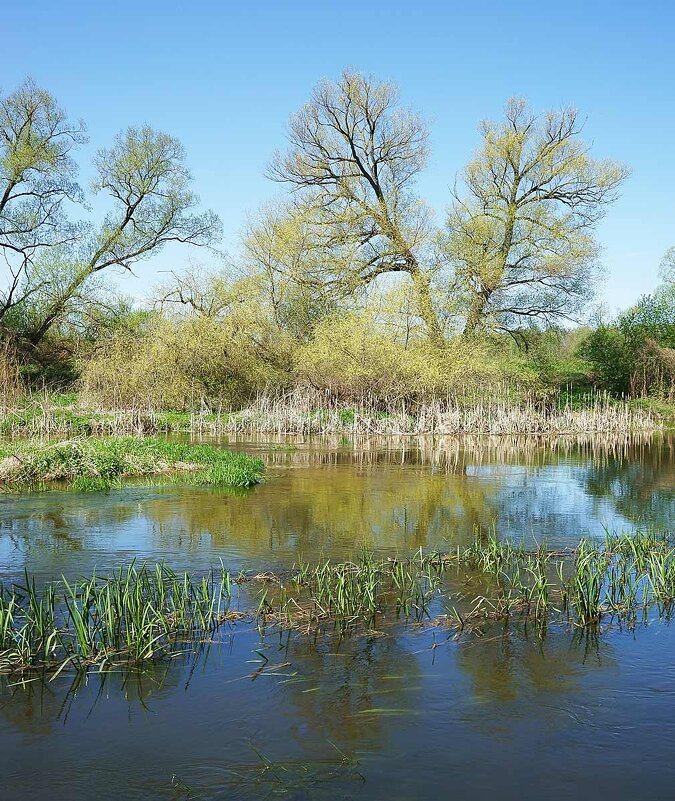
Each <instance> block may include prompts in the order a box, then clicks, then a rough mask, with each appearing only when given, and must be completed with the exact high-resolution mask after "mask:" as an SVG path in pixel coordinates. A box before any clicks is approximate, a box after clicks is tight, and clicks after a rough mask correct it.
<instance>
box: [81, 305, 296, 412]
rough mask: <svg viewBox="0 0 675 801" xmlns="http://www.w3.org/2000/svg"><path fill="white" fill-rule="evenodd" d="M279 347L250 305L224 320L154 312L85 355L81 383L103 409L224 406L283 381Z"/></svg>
mask: <svg viewBox="0 0 675 801" xmlns="http://www.w3.org/2000/svg"><path fill="white" fill-rule="evenodd" d="M284 351H285V344H284V341H283V338H282V337H280V336H279V335H278V334H277V333H276V332H275V331H274V330H273V329H272V328H271V327H270V326H269V325H268V324H267V322H266V321H265V320H264V319H261V318H260V317H259V316H256V315H255V313H254V311H253V310H252V309H251V310H250V312H249V310H242V309H239V310H238V313H237V314H236V315H233V316H232V317H229V318H227V319H226V320H219V319H214V318H210V317H203V316H190V317H187V318H185V319H166V318H161V317H157V318H155V319H154V320H153V321H152V323H151V324H150V325H149V326H147V328H146V329H145V330H144V331H142V332H140V333H139V334H137V335H132V336H129V334H128V333H127V332H120V333H119V334H118V335H117V336H115V337H114V338H113V339H112V341H111V342H110V343H109V344H108V345H107V346H106V347H104V348H103V349H102V350H101V351H100V353H98V354H97V355H95V356H94V357H93V358H91V359H89V360H87V361H85V363H84V364H83V369H82V388H83V393H84V396H85V398H86V399H87V400H88V401H89V402H91V403H93V404H96V405H99V406H104V407H106V408H139V407H140V408H149V409H157V410H176V411H183V410H191V409H199V408H202V407H203V406H204V404H206V405H207V406H213V407H215V408H220V407H221V406H222V405H225V407H226V408H229V407H231V406H237V405H239V404H241V403H242V402H244V401H245V400H246V399H247V398H248V397H250V396H251V395H252V394H254V393H255V392H256V391H257V390H259V389H262V388H264V387H266V386H283V385H284V384H285V383H286V382H287V381H288V379H289V374H288V373H287V372H285V371H284V369H283V362H284V360H285V358H287V357H285V352H284Z"/></svg>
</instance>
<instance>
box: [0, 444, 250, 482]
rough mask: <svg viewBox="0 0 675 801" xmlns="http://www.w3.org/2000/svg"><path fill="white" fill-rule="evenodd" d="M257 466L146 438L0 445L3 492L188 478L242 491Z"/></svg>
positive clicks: (212, 450) (240, 456) (246, 459)
mask: <svg viewBox="0 0 675 801" xmlns="http://www.w3.org/2000/svg"><path fill="white" fill-rule="evenodd" d="M262 473H263V463H262V462H261V461H260V460H259V459H254V458H252V457H250V456H248V455H247V454H245V453H233V452H231V451H226V450H222V449H220V448H216V447H213V446H210V445H189V444H188V445H186V444H183V443H177V442H169V441H167V440H162V439H156V438H152V437H142V438H138V437H119V438H108V439H97V438H94V437H81V438H77V439H70V440H66V441H62V442H48V441H36V442H33V441H25V442H11V443H4V444H2V445H0V485H1V486H3V487H4V488H5V489H8V490H21V489H25V488H45V487H48V486H51V485H53V484H54V482H60V483H61V484H65V485H66V486H68V487H72V488H73V489H79V490H101V489H109V488H110V487H112V486H118V485H119V484H121V482H122V481H123V480H124V479H126V478H139V477H145V476H156V475H161V474H173V476H174V477H183V478H185V477H186V476H189V480H190V482H191V483H194V484H212V485H220V486H233V487H248V486H251V485H252V484H256V483H258V482H259V481H260V480H261V478H262Z"/></svg>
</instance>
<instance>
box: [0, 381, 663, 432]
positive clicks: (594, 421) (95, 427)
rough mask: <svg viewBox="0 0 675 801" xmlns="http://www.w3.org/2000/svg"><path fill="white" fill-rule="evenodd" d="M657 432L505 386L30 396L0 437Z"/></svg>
mask: <svg viewBox="0 0 675 801" xmlns="http://www.w3.org/2000/svg"><path fill="white" fill-rule="evenodd" d="M661 426H662V421H661V418H660V417H659V415H658V414H657V413H656V412H655V411H654V409H653V408H652V407H649V406H647V407H645V406H640V405H635V404H632V403H629V402H628V401H627V400H617V399H614V398H612V397H610V396H609V395H607V394H606V393H600V392H590V393H588V394H587V395H585V396H583V397H581V398H579V397H578V396H576V395H574V396H573V395H572V394H571V393H565V392H561V393H559V394H557V395H555V394H554V395H551V396H547V397H545V398H542V397H535V396H526V397H523V396H520V395H514V393H513V392H512V391H511V390H510V388H509V387H508V386H506V385H504V386H501V385H498V386H494V387H484V388H482V390H481V392H480V394H478V393H473V394H466V395H458V394H454V395H447V396H442V397H441V396H438V397H435V398H433V397H432V398H425V399H414V398H413V399H411V398H399V397H392V398H391V399H389V400H387V401H386V402H383V401H382V400H381V399H380V398H377V397H375V396H370V395H368V394H367V393H364V394H363V395H362V397H361V398H360V400H359V401H358V402H353V403H349V404H347V403H346V402H345V401H343V400H341V399H340V398H339V397H337V396H335V395H332V394H330V393H325V392H318V391H316V390H311V389H295V390H293V391H291V392H289V393H278V392H274V393H265V392H263V393H260V394H259V395H257V397H256V398H255V399H254V400H253V401H252V402H251V403H250V404H249V405H247V406H244V407H243V408H241V409H230V408H227V407H223V406H220V407H217V408H209V407H207V406H205V405H204V404H201V405H200V404H197V408H196V409H195V410H193V411H191V412H170V411H163V410H161V409H155V408H152V407H141V406H137V407H133V408H128V407H127V408H118V407H114V408H111V409H102V408H94V409H92V408H87V407H81V406H78V405H77V404H76V403H73V404H70V405H69V406H66V407H64V406H60V405H55V404H54V403H53V401H52V399H51V398H50V397H49V396H48V395H44V394H43V395H36V396H31V398H30V399H29V400H28V401H27V402H25V403H24V404H23V405H22V406H21V407H20V408H14V409H11V410H7V409H6V410H5V412H4V416H3V417H2V419H1V420H0V432H2V433H5V434H13V435H22V434H23V435H44V436H52V435H56V434H91V433H97V434H122V433H131V434H145V433H155V432H168V431H186V432H193V433H208V434H219V433H232V434H241V435H246V436H250V435H252V434H256V433H273V434H278V435H283V434H300V435H308V434H338V435H339V434H348V435H350V436H373V435H375V436H392V435H406V436H407V435H419V434H424V435H434V436H443V435H458V434H494V435H504V434H516V435H517V434H547V435H568V434H586V433H615V434H626V433H629V432H644V431H653V430H655V429H657V428H659V427H661Z"/></svg>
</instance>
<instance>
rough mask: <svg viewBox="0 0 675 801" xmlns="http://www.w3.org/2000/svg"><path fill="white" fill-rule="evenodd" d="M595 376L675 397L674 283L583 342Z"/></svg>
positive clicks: (639, 391)
mask: <svg viewBox="0 0 675 801" xmlns="http://www.w3.org/2000/svg"><path fill="white" fill-rule="evenodd" d="M579 354H580V355H581V356H582V357H583V358H585V359H587V360H588V362H589V363H590V365H591V367H592V370H593V373H594V376H595V378H596V381H597V382H598V383H599V384H600V385H601V386H603V387H606V388H607V389H609V390H611V391H613V392H624V393H630V394H631V395H633V396H635V397H637V396H644V395H647V394H654V395H655V396H661V397H664V398H667V399H670V400H671V401H672V400H674V399H675V284H670V283H666V284H664V285H663V286H662V287H660V288H659V289H658V290H657V291H656V292H655V293H654V294H653V295H645V296H643V297H642V298H640V300H639V301H638V302H637V303H636V304H635V305H634V306H632V307H631V308H630V309H628V310H627V311H625V312H624V313H623V314H621V315H619V317H618V318H617V320H616V321H615V322H614V323H612V324H601V325H599V326H598V327H597V328H596V329H595V330H594V331H593V332H592V333H591V334H590V335H589V337H588V338H587V339H586V340H585V341H584V342H583V343H581V345H580V348H579Z"/></svg>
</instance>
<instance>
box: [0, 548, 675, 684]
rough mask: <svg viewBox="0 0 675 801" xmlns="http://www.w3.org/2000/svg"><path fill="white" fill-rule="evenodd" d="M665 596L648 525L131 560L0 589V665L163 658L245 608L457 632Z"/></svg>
mask: <svg viewBox="0 0 675 801" xmlns="http://www.w3.org/2000/svg"><path fill="white" fill-rule="evenodd" d="M246 585H249V589H252V591H253V592H249V590H248V589H247V590H246V591H244V589H243V588H244V587H245V586H246ZM235 586H238V587H239V588H240V590H239V592H238V598H237V605H236V608H234V609H233V608H231V601H232V598H233V587H235ZM467 590H472V592H471V595H468V592H467ZM242 593H243V594H242ZM256 593H257V594H256ZM242 600H243V601H244V604H243V605H242ZM674 606H675V547H673V546H672V544H671V542H670V539H669V538H668V537H666V536H663V535H658V534H655V533H653V532H638V533H635V534H632V535H621V536H616V535H609V534H608V535H607V537H606V540H605V541H604V542H599V543H596V542H592V541H590V540H581V541H580V543H579V545H578V546H577V547H576V548H575V549H570V550H563V551H554V550H550V549H546V548H545V547H543V546H539V547H537V548H535V549H533V550H529V549H527V548H525V547H524V546H523V545H515V544H513V543H511V542H509V541H508V540H507V541H503V540H499V539H498V538H497V537H496V536H495V535H494V534H491V535H488V536H486V537H482V536H479V537H477V538H476V541H475V542H474V543H473V544H472V545H470V546H469V547H465V548H458V549H457V550H456V551H455V552H453V553H447V554H441V553H437V552H431V553H426V552H424V551H422V550H420V551H417V552H416V553H414V554H413V555H411V556H408V557H405V558H377V557H375V556H374V555H373V554H372V553H369V552H367V551H364V552H362V553H361V554H359V555H358V557H356V558H354V559H353V560H348V561H344V562H333V561H331V560H328V559H327V560H323V561H322V562H319V563H318V564H315V565H310V564H307V563H303V564H300V565H298V566H296V567H295V568H294V569H292V570H290V571H285V572H278V573H273V572H266V573H257V574H245V573H242V574H240V575H238V576H236V577H235V576H232V575H231V574H230V573H229V572H228V571H227V570H226V569H225V568H224V566H223V565H222V563H221V565H220V566H219V567H218V568H217V569H215V570H211V571H210V573H208V574H207V575H203V576H191V575H190V574H187V573H182V574H177V573H174V572H173V571H171V570H170V569H169V568H168V567H166V566H164V565H155V566H154V567H150V566H148V565H142V566H140V567H139V566H136V565H134V564H132V565H130V566H128V567H126V568H120V570H119V571H118V572H117V573H116V574H114V575H113V576H110V577H107V578H103V577H100V576H97V575H96V574H94V575H93V576H92V577H90V578H85V579H80V580H78V581H74V582H69V581H67V580H66V579H62V580H61V581H60V582H52V583H48V584H46V585H45V586H44V587H43V588H42V589H41V590H38V589H37V588H36V582H35V579H34V578H32V577H30V576H29V575H28V574H26V575H25V578H24V581H23V583H22V584H14V585H10V586H4V587H1V586H0V672H16V671H19V672H20V671H25V670H31V669H33V670H34V669H47V670H50V671H57V672H58V671H60V670H63V669H64V668H65V667H66V666H68V665H70V666H71V667H74V668H77V669H89V668H91V667H92V666H97V668H98V669H106V668H107V667H110V666H112V665H117V664H120V663H130V662H131V663H139V662H143V661H147V660H150V659H159V658H165V657H170V656H172V655H175V654H176V653H179V652H181V651H183V650H185V649H188V650H189V649H191V648H194V647H195V646H196V645H198V644H199V643H202V642H204V641H205V640H208V639H210V638H211V637H212V636H213V633H214V631H215V630H217V629H218V628H219V626H221V625H222V624H223V623H226V622H230V621H233V620H240V619H242V618H246V619H248V620H249V621H251V622H254V623H257V625H258V626H259V627H261V628H267V627H277V628H278V629H279V630H280V631H283V630H291V631H297V632H306V633H315V634H316V633H318V632H319V631H321V630H323V631H329V630H330V631H337V632H338V633H339V634H340V636H342V635H345V634H347V633H348V632H354V631H358V630H359V629H362V630H365V631H368V632H372V631H374V630H377V629H378V628H381V627H383V626H386V625H389V624H395V623H397V622H405V623H409V624H415V625H434V626H446V627H449V628H451V629H454V630H455V631H456V632H457V633H458V634H461V633H466V632H474V631H477V630H478V631H480V630H482V628H483V627H484V626H486V625H490V624H491V623H493V622H495V621H509V620H513V621H524V622H532V623H533V624H536V625H537V626H546V625H550V624H554V623H558V624H564V625H571V626H574V627H580V628H593V627H597V626H598V624H599V623H600V622H602V621H603V620H605V619H607V620H610V621H611V620H617V621H625V622H627V623H629V624H631V625H632V624H634V623H635V622H636V620H637V616H638V613H641V614H642V615H643V617H644V618H645V619H646V617H647V615H648V614H649V613H650V612H651V610H656V612H657V613H658V616H659V617H665V618H669V617H670V615H671V614H672V611H673V608H674Z"/></svg>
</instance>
